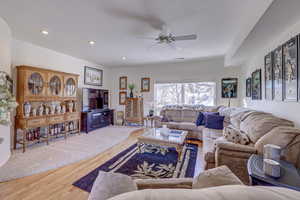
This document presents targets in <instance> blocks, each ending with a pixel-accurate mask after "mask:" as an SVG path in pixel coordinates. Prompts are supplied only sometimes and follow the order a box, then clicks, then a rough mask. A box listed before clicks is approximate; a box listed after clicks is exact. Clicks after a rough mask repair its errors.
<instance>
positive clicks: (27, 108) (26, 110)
mask: <svg viewBox="0 0 300 200" xmlns="http://www.w3.org/2000/svg"><path fill="white" fill-rule="evenodd" d="M30 111H31V104H30V103H29V102H26V103H25V104H24V115H25V117H29V116H30Z"/></svg>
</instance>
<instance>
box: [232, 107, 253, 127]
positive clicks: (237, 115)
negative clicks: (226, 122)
mask: <svg viewBox="0 0 300 200" xmlns="http://www.w3.org/2000/svg"><path fill="white" fill-rule="evenodd" d="M249 112H251V111H250V110H249V109H244V108H243V109H236V110H234V111H232V112H231V113H230V124H231V125H233V126H234V127H235V128H237V129H240V124H241V121H242V118H243V116H244V115H245V114H246V113H249Z"/></svg>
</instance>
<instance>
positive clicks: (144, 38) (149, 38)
mask: <svg viewBox="0 0 300 200" xmlns="http://www.w3.org/2000/svg"><path fill="white" fill-rule="evenodd" d="M136 38H137V39H143V40H156V39H157V38H156V37H146V36H141V37H140V36H138V37H136Z"/></svg>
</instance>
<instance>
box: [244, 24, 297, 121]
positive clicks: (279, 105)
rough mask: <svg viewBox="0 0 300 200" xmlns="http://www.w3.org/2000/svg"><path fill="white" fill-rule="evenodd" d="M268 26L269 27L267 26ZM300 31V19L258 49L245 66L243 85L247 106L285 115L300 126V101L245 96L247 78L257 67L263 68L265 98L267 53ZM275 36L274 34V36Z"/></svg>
mask: <svg viewBox="0 0 300 200" xmlns="http://www.w3.org/2000/svg"><path fill="white" fill-rule="evenodd" d="M299 20H300V19H299ZM266 28H267V27H266ZM299 33H300V21H299V23H297V24H295V25H293V26H291V27H290V28H288V29H287V30H285V31H283V32H282V33H281V34H279V35H277V36H276V39H275V40H274V41H272V42H271V43H270V44H266V45H265V47H264V48H262V49H257V54H256V55H255V56H254V57H253V58H252V59H249V61H248V63H247V64H246V65H245V66H243V68H242V74H243V79H242V80H243V83H242V84H243V85H242V90H243V92H242V94H243V98H242V104H243V105H244V106H246V107H249V108H253V109H257V110H263V111H266V112H271V113H274V114H275V115H277V116H279V117H283V118H286V119H289V120H292V121H294V122H295V124H296V126H298V127H300V118H299V110H300V103H299V102H275V101H267V100H261V101H252V100H251V99H249V98H246V97H245V93H246V91H245V88H246V86H245V82H246V78H247V77H250V76H251V73H252V72H253V71H255V70H256V69H259V68H261V69H262V83H263V84H262V91H263V92H262V94H263V95H262V96H263V99H264V97H265V90H264V88H265V80H264V73H265V71H264V56H265V55H267V54H268V53H269V52H271V51H272V50H274V49H275V48H277V47H278V46H279V45H281V44H283V43H285V42H286V41H288V40H289V39H291V38H292V37H294V36H296V35H298V34H299ZM272 37H274V36H272Z"/></svg>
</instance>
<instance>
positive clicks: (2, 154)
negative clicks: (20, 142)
mask: <svg viewBox="0 0 300 200" xmlns="http://www.w3.org/2000/svg"><path fill="white" fill-rule="evenodd" d="M11 39H12V37H11V31H10V28H9V26H8V25H7V24H6V22H5V21H4V20H3V19H2V18H0V71H5V72H7V73H8V74H10V73H11V70H10V67H11ZM10 133H11V128H10V126H3V125H0V138H2V139H3V141H2V143H0V166H2V165H3V164H4V163H5V162H6V161H7V160H8V159H9V157H10V155H11V151H10Z"/></svg>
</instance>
